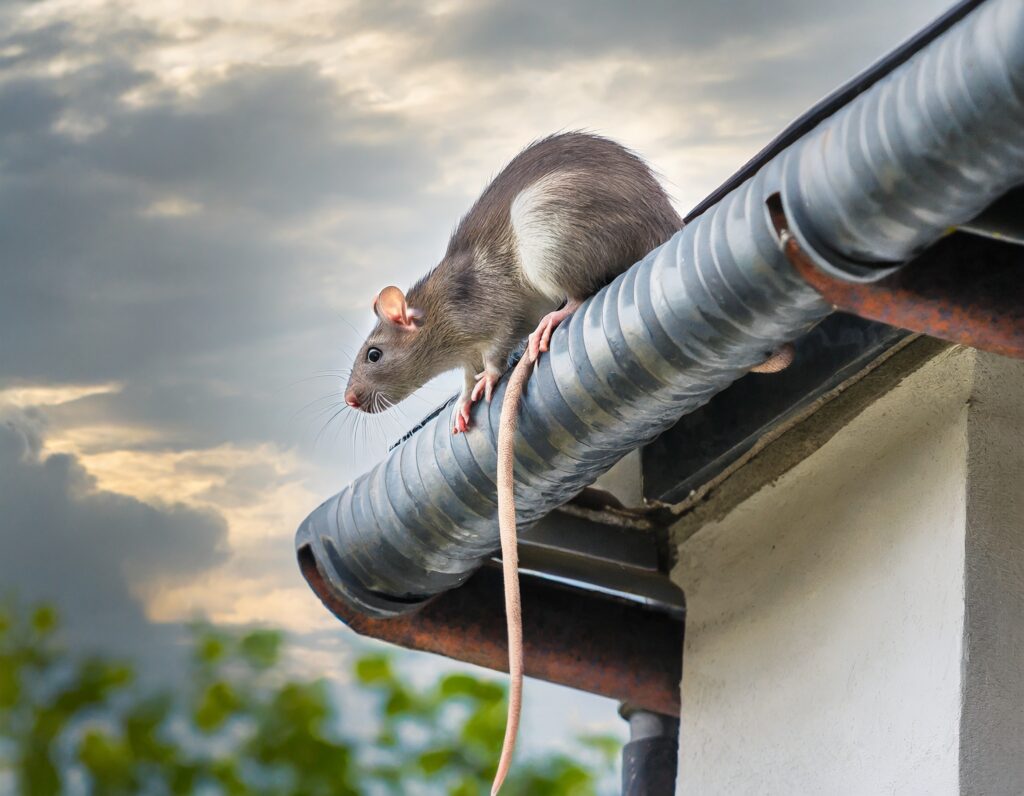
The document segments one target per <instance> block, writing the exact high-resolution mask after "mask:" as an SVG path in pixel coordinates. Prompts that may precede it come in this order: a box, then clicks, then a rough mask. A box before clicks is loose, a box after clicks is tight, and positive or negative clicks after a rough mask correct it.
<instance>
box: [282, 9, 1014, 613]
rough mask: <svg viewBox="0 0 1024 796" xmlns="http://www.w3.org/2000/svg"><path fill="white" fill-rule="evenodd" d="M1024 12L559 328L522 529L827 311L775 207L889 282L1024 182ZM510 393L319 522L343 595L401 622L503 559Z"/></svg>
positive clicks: (936, 47)
mask: <svg viewBox="0 0 1024 796" xmlns="http://www.w3.org/2000/svg"><path fill="white" fill-rule="evenodd" d="M1022 131H1024V3H1022V2H1021V0H990V1H989V2H987V3H984V4H983V5H981V6H980V7H979V8H978V9H977V10H975V11H973V12H972V13H970V14H969V15H968V16H967V17H966V18H965V19H964V20H962V21H961V22H959V23H958V24H956V25H954V26H953V27H952V28H951V29H950V30H948V31H947V32H946V33H944V34H943V35H942V36H940V37H939V38H938V39H936V40H935V41H933V42H932V43H930V44H929V45H928V46H927V47H925V48H924V49H923V50H921V51H920V52H919V53H917V54H916V55H915V56H914V57H913V58H911V59H910V60H909V61H908V62H907V63H905V64H903V65H902V66H901V67H899V68H897V69H896V70H894V71H893V72H892V73H891V74H890V75H888V76H887V77H886V78H884V79H882V80H881V81H880V82H878V83H877V84H875V85H874V86H873V87H872V88H871V89H870V90H868V91H867V92H865V93H864V94H862V95H860V96H859V97H857V98H856V99H854V100H853V101H852V102H851V103H850V104H849V105H847V106H846V107H844V108H843V109H842V110H840V111H838V112H837V113H836V114H835V115H833V116H832V117H830V118H828V119H826V120H825V121H823V122H822V123H821V124H820V125H819V126H818V127H816V128H815V129H813V130H812V131H811V132H809V133H808V134H807V135H805V136H804V137H802V138H801V139H799V140H798V141H796V142H795V143H794V144H792V145H791V146H789V147H788V148H787V149H786V150H784V151H783V152H781V153H780V154H779V155H777V156H776V157H775V158H773V159H772V160H771V161H770V162H769V163H768V164H766V165H765V166H764V167H763V168H762V169H761V170H760V171H758V172H757V173H756V174H755V175H754V176H753V177H751V178H750V179H749V180H747V181H746V182H745V183H743V184H742V185H740V186H739V187H738V188H736V189H735V190H734V191H732V192H731V193H730V194H728V195H727V196H726V197H725V198H723V199H722V200H721V201H720V202H719V203H718V204H716V205H715V206H713V207H711V208H710V209H709V210H707V211H706V212H705V213H703V214H702V215H701V216H699V217H698V218H696V219H695V220H694V221H693V222H691V223H690V224H688V225H687V226H686V227H685V228H684V229H683V230H681V231H680V232H679V233H678V234H676V235H675V236H674V237H673V238H672V239H671V240H670V241H668V242H667V243H666V244H665V245H663V246H661V247H660V248H659V249H657V250H655V251H654V252H652V253H651V254H650V255H648V256H647V257H646V258H644V259H643V260H642V261H641V262H639V263H637V264H636V265H635V266H634V267H633V268H632V269H630V270H629V271H628V272H627V273H625V274H623V275H622V276H621V277H619V278H618V279H617V280H616V281H615V282H613V283H612V284H611V285H609V286H608V287H607V288H605V289H604V290H602V291H601V292H600V293H598V294H597V295H595V296H594V297H592V298H591V299H590V300H589V301H588V302H587V303H586V304H585V305H584V307H583V308H582V309H581V310H580V311H579V312H577V313H576V315H575V316H574V317H573V318H572V320H571V321H570V322H569V323H567V324H565V325H563V326H562V327H560V328H559V329H558V330H557V332H556V334H555V337H554V340H553V343H552V346H551V353H550V354H549V355H545V356H543V357H542V358H541V360H540V362H539V363H538V366H537V369H536V371H535V373H534V376H533V378H532V380H531V381H530V383H529V386H528V390H527V393H526V396H525V398H524V401H523V407H522V416H521V421H520V424H519V435H518V437H517V440H516V479H517V480H516V495H517V503H518V505H519V507H520V508H519V522H520V524H521V529H520V530H521V531H522V532H524V533H526V534H528V532H529V531H528V526H529V525H530V524H531V523H533V522H535V521H536V520H537V519H539V518H540V517H541V516H543V515H544V514H546V513H547V512H549V511H550V510H552V509H553V508H555V507H556V506H558V505H560V504H562V503H564V502H565V501H567V500H568V499H569V498H571V497H572V496H573V495H575V494H576V493H577V492H579V491H580V490H581V489H582V488H583V487H585V486H586V485H588V484H590V483H592V482H593V480H594V479H595V478H596V477H597V476H598V475H600V474H601V473H603V472H604V471H606V470H607V469H608V468H610V467H611V466H612V465H613V464H614V463H615V462H616V461H618V459H619V458H620V457H621V456H623V455H624V454H625V453H627V452H628V451H630V450H633V449H634V448H636V447H638V446H639V445H641V444H643V443H645V442H647V441H649V440H651V439H652V438H653V437H655V436H656V435H657V434H659V433H660V432H661V431H663V430H664V429H666V428H667V427H668V426H670V425H672V424H673V423H674V422H675V421H676V420H677V419H678V418H679V417H680V416H681V415H683V414H685V413H686V412H689V411H691V410H693V409H695V408H696V407H698V406H700V405H701V404H703V403H705V402H706V401H708V400H709V399H710V398H711V397H712V396H713V395H715V393H717V392H719V391H720V390H721V389H723V388H724V387H726V386H727V385H729V384H730V383H731V382H733V381H734V380H735V379H737V378H739V377H740V376H742V375H743V374H745V373H746V372H747V370H748V369H749V368H750V367H751V366H752V365H755V364H757V363H758V362H760V361H761V360H762V359H764V357H765V355H766V354H767V353H768V352H770V351H771V350H772V349H773V348H774V347H776V346H778V345H780V344H781V343H784V342H786V341H788V340H792V339H793V338H795V337H797V336H799V335H800V334H801V333H803V332H805V331H806V330H807V329H808V328H810V327H811V326H813V325H814V324H815V323H816V322H817V321H818V320H819V319H821V318H822V317H823V316H824V315H826V314H828V312H829V311H830V309H831V308H830V306H829V305H828V304H826V303H825V302H824V301H823V300H822V299H821V297H820V296H819V294H818V293H817V292H815V291H814V290H813V289H812V288H811V287H810V286H809V285H808V284H807V282H805V281H804V280H803V279H802V278H801V277H800V276H799V275H798V274H797V272H796V271H795V270H794V269H793V267H792V266H791V264H790V262H789V261H788V260H787V258H786V256H785V255H784V254H783V251H782V249H781V247H780V243H779V239H778V235H777V232H776V228H775V226H773V223H772V220H771V218H770V216H769V212H768V210H767V208H766V202H767V201H768V200H769V198H771V197H775V198H774V199H773V201H774V202H776V203H778V201H779V199H778V197H779V196H781V206H782V209H783V211H784V213H785V214H786V217H787V222H788V224H787V225H788V228H789V230H790V231H791V232H792V233H793V234H794V235H795V236H796V237H797V239H798V240H799V242H800V244H801V246H802V247H803V249H804V250H805V251H806V252H807V253H808V254H809V255H810V256H811V257H812V259H813V260H814V261H815V263H816V264H817V265H818V266H819V267H820V268H822V269H827V270H829V271H830V272H832V273H833V274H837V273H838V274H841V275H842V276H843V277H844V278H846V279H853V280H867V279H873V278H877V277H880V276H882V275H884V274H885V273H888V272H889V271H891V270H892V269H893V268H895V267H898V265H899V264H900V263H901V262H902V261H904V260H906V259H907V258H909V257H911V256H913V255H914V254H916V253H917V252H919V251H921V250H922V248H924V247H926V246H928V245H929V244H930V243H931V242H933V241H934V240H936V239H937V238H938V237H940V236H941V235H943V234H944V233H945V231H946V230H948V229H950V228H951V227H954V226H955V225H957V224H960V223H963V222H966V221H967V220H968V219H971V218H973V217H974V216H976V215H977V214H978V213H979V212H980V211H981V210H982V209H983V208H985V207H986V206H987V205H989V204H990V203H991V202H992V201H993V200H995V199H996V198H997V197H999V196H1000V195H1002V194H1003V193H1005V192H1006V191H1007V190H1008V189H1009V188H1010V187H1011V186H1013V185H1014V184H1017V183H1021V182H1024V134H1022ZM502 397H503V389H499V390H498V393H497V396H496V400H495V401H494V402H493V403H492V404H490V405H489V406H488V405H486V404H485V405H483V406H480V407H478V408H477V410H476V412H475V414H474V422H475V423H476V427H475V428H474V430H473V431H472V432H471V433H469V434H465V435H460V436H453V435H452V434H451V432H450V430H449V414H450V411H449V410H446V411H445V412H443V413H442V414H441V415H440V416H439V417H437V418H435V419H434V420H432V421H430V422H429V423H427V424H426V425H425V426H424V427H423V428H422V429H420V430H419V431H418V432H417V433H416V434H414V435H413V436H412V437H411V438H409V439H408V440H407V441H406V442H405V443H403V444H402V445H400V446H399V447H398V448H396V449H395V450H393V451H392V452H391V454H390V455H389V456H388V458H387V459H386V460H385V461H384V462H382V463H381V464H379V465H378V466H377V467H375V468H374V469H373V470H371V471H370V472H368V473H366V474H365V475H363V476H361V477H360V478H358V479H357V480H356V481H355V482H354V483H352V484H351V485H350V486H349V487H347V488H346V489H344V490H343V491H342V492H340V493H339V494H337V495H335V496H334V497H332V498H330V499H329V500H327V501H326V502H325V503H324V504H323V505H321V506H320V507H319V508H317V509H316V511H314V512H313V513H312V514H311V515H310V516H309V517H308V518H307V519H306V520H305V522H303V524H302V526H301V527H300V528H299V531H298V534H297V539H296V543H297V545H298V546H299V547H300V548H302V547H305V546H308V547H309V550H310V551H311V552H312V554H313V555H314V556H315V559H316V561H317V564H318V566H319V568H320V570H321V571H322V573H323V574H324V577H325V578H326V580H327V581H328V582H329V583H330V585H331V587H332V588H333V589H334V590H335V591H336V592H337V594H338V595H339V596H341V597H342V598H344V599H346V600H347V601H349V602H350V603H351V604H352V605H353V606H354V607H356V608H358V609H359V610H361V611H363V612H365V613H367V614H370V615H374V616H381V617H385V616H393V615H396V614H400V613H403V612H407V611H409V610H412V609H414V608H416V607H417V605H419V604H421V603H422V602H423V601H425V600H427V599H429V598H430V597H431V596H433V595H435V594H438V593H440V592H441V591H443V590H447V589H451V588H453V587H455V586H458V585H459V584H460V583H462V582H463V581H464V580H465V579H466V578H467V577H469V575H470V574H471V573H472V572H473V571H474V570H476V569H477V567H479V566H480V564H481V563H482V562H483V561H484V560H485V559H486V558H488V557H490V556H492V555H493V554H494V552H495V550H496V549H497V547H498V525H497V520H496V499H495V487H494V477H495V466H496V462H495V443H496V435H497V425H498V415H499V409H500V405H501V399H502Z"/></svg>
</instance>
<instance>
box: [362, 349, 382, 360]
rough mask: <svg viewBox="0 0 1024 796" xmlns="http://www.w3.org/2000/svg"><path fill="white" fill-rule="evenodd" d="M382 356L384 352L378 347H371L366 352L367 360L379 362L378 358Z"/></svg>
mask: <svg viewBox="0 0 1024 796" xmlns="http://www.w3.org/2000/svg"><path fill="white" fill-rule="evenodd" d="M382 356H384V352H383V351H381V350H380V349H379V348H371V349H370V350H368V351H367V352H366V361H367V362H380V358H381V357H382Z"/></svg>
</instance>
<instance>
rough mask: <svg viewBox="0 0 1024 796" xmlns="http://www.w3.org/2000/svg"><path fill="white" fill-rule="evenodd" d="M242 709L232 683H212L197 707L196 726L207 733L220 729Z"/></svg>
mask: <svg viewBox="0 0 1024 796" xmlns="http://www.w3.org/2000/svg"><path fill="white" fill-rule="evenodd" d="M241 707H242V701H241V699H239V697H238V694H237V693H236V692H235V689H234V686H232V685H231V683H228V682H224V681H218V682H216V683H212V684H210V686H209V687H207V688H206V690H205V691H203V694H202V696H201V697H200V699H199V704H198V705H197V706H196V712H195V722H196V726H198V727H199V729H201V730H204V731H206V732H212V731H214V730H217V729H220V727H222V726H223V724H224V722H226V721H227V720H228V719H229V718H231V717H232V716H233V715H234V714H235V713H236V712H237V711H238V710H239V708H241Z"/></svg>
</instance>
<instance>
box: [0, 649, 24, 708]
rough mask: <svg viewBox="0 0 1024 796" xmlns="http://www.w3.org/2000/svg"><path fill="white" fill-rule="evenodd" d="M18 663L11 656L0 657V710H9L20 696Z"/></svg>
mask: <svg viewBox="0 0 1024 796" xmlns="http://www.w3.org/2000/svg"><path fill="white" fill-rule="evenodd" d="M18 670H19V666H18V662H17V660H16V659H15V658H14V657H13V656H11V655H0V708H10V707H12V706H13V705H15V704H16V703H17V701H18V697H19V696H21V679H20V678H19V676H18Z"/></svg>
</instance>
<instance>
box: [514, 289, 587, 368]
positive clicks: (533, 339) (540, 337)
mask: <svg viewBox="0 0 1024 796" xmlns="http://www.w3.org/2000/svg"><path fill="white" fill-rule="evenodd" d="M581 303H582V302H579V301H575V300H571V301H569V302H567V303H566V305H565V306H564V307H562V309H560V310H555V311H554V312H549V313H548V314H547V315H545V316H544V317H543V318H541V319H540V323H539V324H537V330H536V331H535V332H534V333H533V334H531V335H530V339H529V343H528V344H527V346H526V352H527V355H528V356H529V357H530V359H532V360H533V361H534V362H536V361H537V357H539V356H540V355H541V353H542V352H544V351H547V350H548V344H549V343H550V342H551V333H552V332H554V331H555V329H556V328H558V324H560V323H561V322H562V321H564V320H565V319H566V318H568V317H569V316H570V315H572V314H573V313H574V312H576V310H578V309H579V308H580V305H581Z"/></svg>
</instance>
